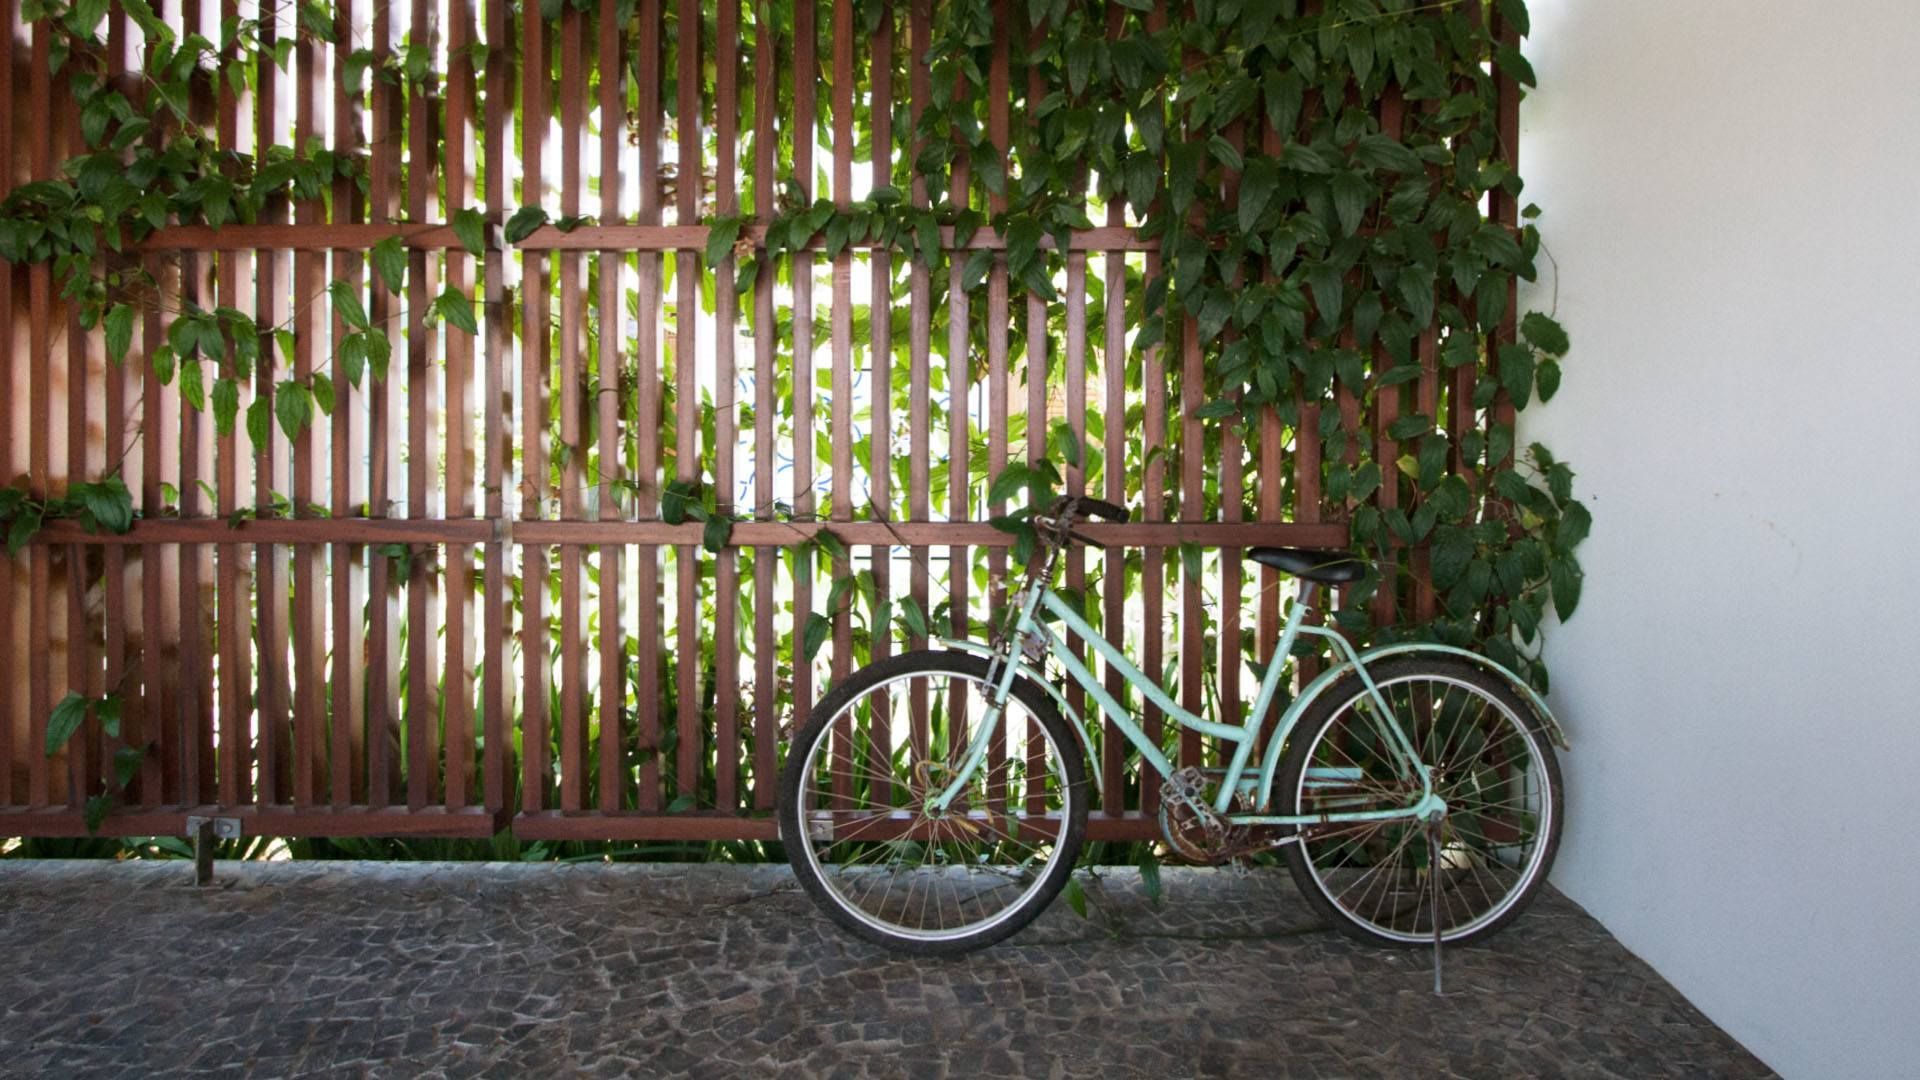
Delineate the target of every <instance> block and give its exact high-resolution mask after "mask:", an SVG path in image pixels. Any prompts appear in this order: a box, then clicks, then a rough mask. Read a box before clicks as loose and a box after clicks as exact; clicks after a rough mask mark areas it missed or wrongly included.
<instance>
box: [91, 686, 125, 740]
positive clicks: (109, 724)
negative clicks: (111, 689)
mask: <svg viewBox="0 0 1920 1080" xmlns="http://www.w3.org/2000/svg"><path fill="white" fill-rule="evenodd" d="M121 704H122V703H121V700H120V695H119V694H108V695H106V696H105V697H102V698H100V699H98V700H97V701H95V702H94V703H93V715H95V716H97V717H99V718H100V730H101V731H104V732H106V733H107V734H108V735H109V736H111V737H113V738H115V739H117V738H119V737H120V707H121Z"/></svg>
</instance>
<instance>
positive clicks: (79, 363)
mask: <svg viewBox="0 0 1920 1080" xmlns="http://www.w3.org/2000/svg"><path fill="white" fill-rule="evenodd" d="M71 71H72V68H71V65H69V66H67V67H65V68H63V69H62V71H61V73H60V76H59V81H58V83H57V85H56V87H55V91H56V93H57V95H58V99H59V101H60V111H59V115H58V117H57V119H56V121H55V127H56V134H57V135H59V136H60V137H61V143H62V144H63V145H61V146H60V147H59V148H58V150H59V153H60V155H61V157H62V159H63V160H64V159H66V158H69V157H72V156H73V155H75V154H77V153H81V152H83V149H84V148H83V146H82V145H81V139H80V135H79V131H80V106H79V104H78V102H76V101H75V100H74V97H73V93H72V91H71V89H70V87H71V85H72V84H71V81H70V72H71ZM9 164H11V163H9ZM63 307H64V308H65V313H66V326H65V327H64V328H63V329H64V332H63V333H62V335H61V336H62V337H64V338H65V339H66V346H67V348H66V353H67V358H66V359H67V376H66V386H65V387H64V388H63V395H62V396H63V397H64V399H65V401H64V403H65V405H66V413H67V422H66V429H67V446H66V470H65V471H66V482H67V485H68V486H69V488H70V487H71V486H72V485H74V484H77V483H82V482H85V481H87V480H91V479H93V476H94V469H95V468H96V466H94V465H93V464H92V463H91V462H89V461H88V460H87V457H88V455H87V402H88V400H89V399H90V398H91V396H92V387H91V386H90V385H89V384H90V381H91V380H90V379H89V378H88V371H87V368H88V364H87V343H88V342H87V334H86V333H85V332H83V331H82V330H81V328H80V313H79V308H78V307H77V306H76V305H73V304H66V305H63ZM45 363H47V364H48V365H49V366H51V365H52V364H53V363H54V358H53V357H52V356H50V355H49V356H48V357H47V358H46V360H45ZM59 554H60V556H61V559H62V562H63V563H64V567H63V569H64V570H65V571H66V573H65V575H64V577H65V580H64V582H63V584H64V585H65V588H64V589H62V590H61V591H62V592H63V593H64V594H65V598H66V603H65V605H64V607H65V611H64V612H63V613H62V620H61V623H62V626H63V628H64V631H65V633H64V639H65V646H66V659H67V675H66V686H67V690H68V691H69V692H71V693H76V694H79V695H81V696H82V697H93V696H94V695H95V694H96V693H97V692H98V691H97V690H96V689H95V688H94V686H93V684H94V683H95V682H97V681H98V680H97V679H95V678H94V677H93V674H92V672H90V671H89V670H88V668H89V666H90V665H89V658H90V654H91V652H92V648H91V646H92V634H91V633H89V632H88V627H87V617H86V595H85V593H86V572H87V571H86V565H87V552H86V548H85V546H84V545H81V544H70V545H67V546H65V547H64V548H63V549H62V550H61V551H60V553H59ZM189 595H190V594H189ZM192 658H193V657H192V653H191V652H188V653H187V655H186V659H188V660H191V659H192ZM188 670H190V671H191V670H193V667H192V666H189V668H188ZM96 730H97V729H96V727H95V726H94V725H92V724H83V725H81V727H80V730H78V731H76V732H74V733H73V734H72V735H71V736H69V737H68V739H67V746H66V752H65V759H66V766H67V775H66V785H65V786H66V789H67V804H68V805H69V806H71V807H74V808H76V809H77V808H79V807H81V806H83V805H85V803H86V799H87V796H88V795H91V794H92V793H93V792H92V788H93V786H94V785H93V783H92V781H93V777H94V776H95V775H97V774H96V770H95V769H94V760H95V756H96V754H97V750H98V747H97V746H96V745H95V744H96V742H97V741H98V740H97V739H95V738H94V735H95V732H96ZM193 763H194V764H196V765H197V764H199V757H198V755H194V757H193Z"/></svg>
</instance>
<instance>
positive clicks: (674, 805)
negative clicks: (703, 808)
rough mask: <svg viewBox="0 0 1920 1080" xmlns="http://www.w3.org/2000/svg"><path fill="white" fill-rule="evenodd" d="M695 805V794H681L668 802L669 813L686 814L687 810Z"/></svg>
mask: <svg viewBox="0 0 1920 1080" xmlns="http://www.w3.org/2000/svg"><path fill="white" fill-rule="evenodd" d="M695 805H696V800H695V799H694V797H693V796H691V795H679V796H676V797H675V798H674V800H673V801H672V802H670V803H668V804H667V813H669V814H684V813H686V812H687V811H689V810H691V809H693V808H694V806H695Z"/></svg>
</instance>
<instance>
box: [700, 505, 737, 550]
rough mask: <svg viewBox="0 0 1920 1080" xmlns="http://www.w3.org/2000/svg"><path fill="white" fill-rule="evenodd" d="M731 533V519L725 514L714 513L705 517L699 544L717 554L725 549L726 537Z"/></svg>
mask: <svg viewBox="0 0 1920 1080" xmlns="http://www.w3.org/2000/svg"><path fill="white" fill-rule="evenodd" d="M732 535H733V519H732V518H730V517H728V516H727V515H725V514H714V515H713V516H712V517H709V518H708V519H707V524H706V528H704V529H702V530H701V532H700V546H702V547H704V548H706V549H707V550H708V551H711V552H713V553H714V554H716V555H718V554H719V553H720V552H722V551H724V550H726V547H727V539H728V538H729V537H731V536H732Z"/></svg>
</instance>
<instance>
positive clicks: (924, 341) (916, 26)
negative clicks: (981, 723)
mask: <svg viewBox="0 0 1920 1080" xmlns="http://www.w3.org/2000/svg"><path fill="white" fill-rule="evenodd" d="M932 24H933V3H932V0H912V6H911V9H910V10H909V11H908V14H907V26H908V35H909V39H908V59H907V70H908V71H909V72H910V73H911V75H910V77H909V85H908V88H907V89H908V94H909V96H910V98H911V102H912V103H911V105H910V106H909V110H910V116H911V118H912V131H913V132H914V138H913V141H912V144H911V146H910V148H909V155H910V156H909V158H908V160H909V161H910V162H912V161H917V160H918V159H919V156H920V151H921V148H922V147H923V146H924V145H925V140H924V139H921V138H920V137H919V131H920V117H921V115H922V114H924V113H925V112H926V109H927V103H928V101H929V99H931V98H932V97H933V79H932V74H931V71H930V69H929V68H928V66H927V65H926V64H924V63H921V62H920V58H921V57H923V56H925V55H926V54H927V49H928V48H929V46H930V44H931V39H932ZM909 171H910V174H911V175H912V177H913V180H912V182H911V184H910V185H909V187H910V191H909V194H908V198H909V201H910V202H911V203H912V204H913V205H914V206H916V207H920V208H925V207H927V206H928V205H930V204H929V195H930V192H928V190H927V181H926V178H925V177H924V176H922V175H921V174H920V170H919V169H918V168H917V167H915V168H911V169H910V170H909ZM933 257H934V253H932V252H923V253H921V254H920V256H919V257H918V258H916V259H914V260H913V263H912V265H911V266H910V267H909V268H908V271H907V275H908V286H907V292H908V300H907V303H908V305H909V308H910V311H909V315H908V337H909V339H910V340H909V341H908V345H907V348H908V352H909V356H908V365H909V372H908V376H907V379H908V399H907V427H908V429H909V432H910V434H909V436H908V448H907V458H908V464H907V517H908V519H909V520H912V521H916V522H920V521H928V520H930V519H931V515H932V511H933V508H932V505H931V504H932V491H931V490H930V489H931V487H932V482H933V475H932V468H931V454H932V442H933V402H932V387H931V385H930V380H931V378H932V371H931V358H930V355H929V354H930V353H931V352H932V344H933V342H932V339H933V283H932V280H931V275H930V274H929V272H928V270H927V265H928V263H930V262H931V261H932V259H933ZM929 556H930V551H929V549H927V548H925V547H915V548H911V549H909V552H908V557H909V559H910V560H911V562H912V565H913V569H912V571H911V575H912V581H911V583H910V585H909V589H910V595H911V596H912V597H913V602H914V603H915V604H916V605H918V606H919V608H920V611H921V613H922V615H923V616H930V615H931V613H932V611H933V607H932V581H931V580H930V579H931V576H932V575H931V573H930V572H929V567H928V565H927V560H928V558H929ZM929 629H931V628H930V627H929ZM908 644H909V645H910V646H911V647H912V648H915V649H924V648H926V647H927V635H926V634H915V635H913V637H912V639H911V640H910V641H909V643H908ZM909 693H910V694H911V698H912V699H911V702H910V708H911V709H912V710H913V712H912V716H913V727H912V739H913V756H914V759H915V760H916V761H919V760H925V759H926V757H927V751H928V743H929V734H930V733H929V723H930V720H929V713H928V707H927V706H928V702H927V684H926V682H925V681H924V680H916V681H915V682H914V684H913V685H912V687H911V688H910V690H909Z"/></svg>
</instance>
